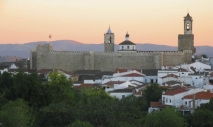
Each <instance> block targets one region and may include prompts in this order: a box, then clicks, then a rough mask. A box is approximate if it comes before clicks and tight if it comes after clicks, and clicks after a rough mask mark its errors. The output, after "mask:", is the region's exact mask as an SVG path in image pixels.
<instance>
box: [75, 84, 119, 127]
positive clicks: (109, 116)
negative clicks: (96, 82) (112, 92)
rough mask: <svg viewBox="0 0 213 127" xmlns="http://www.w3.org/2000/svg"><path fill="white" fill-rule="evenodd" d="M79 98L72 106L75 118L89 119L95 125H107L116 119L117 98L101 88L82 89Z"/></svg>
mask: <svg viewBox="0 0 213 127" xmlns="http://www.w3.org/2000/svg"><path fill="white" fill-rule="evenodd" d="M81 94H82V95H81V96H80V97H81V98H80V100H81V101H79V102H78V103H77V105H76V106H75V108H74V112H75V116H76V117H75V118H76V119H79V120H81V121H89V122H90V123H91V124H92V125H95V126H109V124H110V123H111V122H114V120H116V118H115V112H116V109H117V108H115V107H117V100H116V99H115V98H112V97H110V96H109V95H108V94H107V93H105V92H104V91H103V90H101V89H96V88H95V89H93V88H92V89H90V90H87V91H82V93H81Z"/></svg>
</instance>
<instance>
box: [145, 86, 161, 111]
mask: <svg viewBox="0 0 213 127" xmlns="http://www.w3.org/2000/svg"><path fill="white" fill-rule="evenodd" d="M162 92H163V89H162V88H160V87H159V85H158V84H156V83H152V84H150V85H149V86H147V88H146V89H145V90H144V91H143V97H145V98H146V102H147V108H148V107H149V106H150V102H152V101H159V99H161V96H162Z"/></svg>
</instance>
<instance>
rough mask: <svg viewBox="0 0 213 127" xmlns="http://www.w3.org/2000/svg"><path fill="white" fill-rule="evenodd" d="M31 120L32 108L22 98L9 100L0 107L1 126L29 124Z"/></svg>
mask: <svg viewBox="0 0 213 127" xmlns="http://www.w3.org/2000/svg"><path fill="white" fill-rule="evenodd" d="M33 121H34V116H33V115H32V110H31V108H30V107H29V106H28V105H27V103H26V102H25V101H24V100H23V99H17V100H15V101H9V102H8V103H6V104H5V105H3V106H2V107H1V110H0V123H2V126H3V127H25V126H31V125H32V123H33Z"/></svg>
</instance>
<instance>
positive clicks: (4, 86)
mask: <svg viewBox="0 0 213 127" xmlns="http://www.w3.org/2000/svg"><path fill="white" fill-rule="evenodd" d="M12 86H13V75H12V74H11V73H8V72H4V73H3V74H0V92H1V93H2V92H5V91H6V90H8V89H10V88H11V87H12Z"/></svg>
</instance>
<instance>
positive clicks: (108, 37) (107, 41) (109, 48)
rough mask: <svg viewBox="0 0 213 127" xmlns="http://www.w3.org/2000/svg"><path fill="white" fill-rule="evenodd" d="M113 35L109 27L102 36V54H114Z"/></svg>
mask: <svg viewBox="0 0 213 127" xmlns="http://www.w3.org/2000/svg"><path fill="white" fill-rule="evenodd" d="M114 40H115V38H114V33H112V31H111V29H110V27H109V29H108V30H107V32H106V33H105V34H104V52H114Z"/></svg>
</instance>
